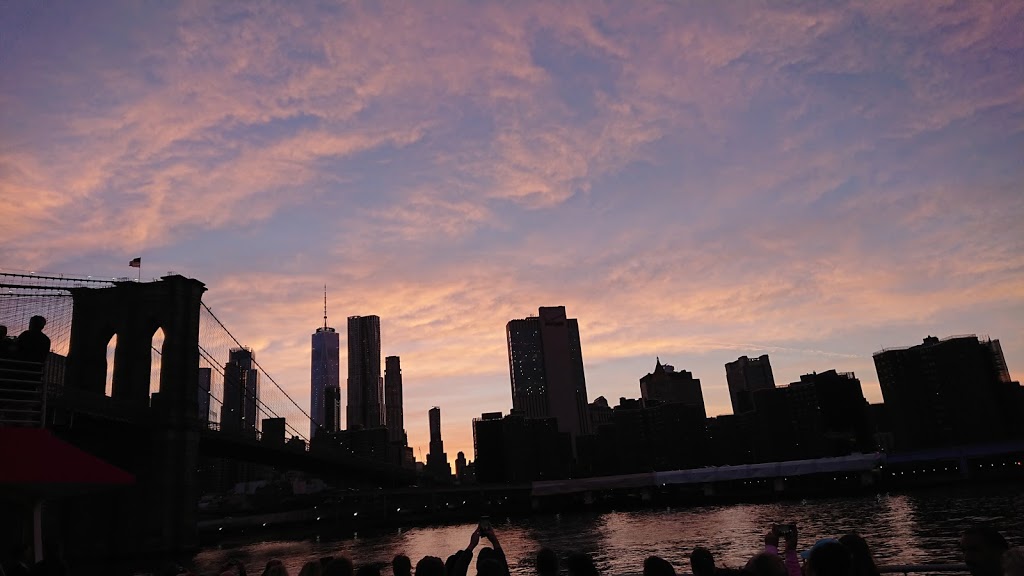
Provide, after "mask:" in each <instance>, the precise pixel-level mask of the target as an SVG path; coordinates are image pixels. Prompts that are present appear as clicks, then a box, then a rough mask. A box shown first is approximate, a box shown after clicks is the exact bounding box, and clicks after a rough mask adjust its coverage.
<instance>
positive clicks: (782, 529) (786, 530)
mask: <svg viewBox="0 0 1024 576" xmlns="http://www.w3.org/2000/svg"><path fill="white" fill-rule="evenodd" d="M772 529H773V530H774V531H775V533H776V534H778V535H779V536H781V537H783V538H785V537H787V536H789V535H790V534H792V533H793V532H795V531H796V524H776V525H775V526H774V527H772Z"/></svg>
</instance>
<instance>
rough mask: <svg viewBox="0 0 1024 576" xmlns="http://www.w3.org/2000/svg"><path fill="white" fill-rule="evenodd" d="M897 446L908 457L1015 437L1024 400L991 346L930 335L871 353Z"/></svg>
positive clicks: (971, 339) (970, 339)
mask: <svg viewBox="0 0 1024 576" xmlns="http://www.w3.org/2000/svg"><path fill="white" fill-rule="evenodd" d="M874 361H875V369H876V370H877V372H878V382H879V384H881V387H882V396H883V398H885V406H886V409H887V412H888V417H889V421H890V423H891V425H892V432H893V435H894V438H895V443H896V447H897V448H898V449H900V450H913V449H920V448H929V447H940V446H953V445H958V444H974V443H980V442H992V441H998V440H1003V439H1007V438H1014V437H1018V438H1019V437H1021V435H1022V432H1024V431H1022V429H1021V428H1022V422H1024V418H1022V417H1021V414H1022V413H1024V393H1022V391H1021V387H1020V384H1019V383H1017V382H1013V381H1012V380H1011V379H1010V374H1009V371H1008V370H1007V368H1006V359H1005V358H1004V357H1003V353H1002V347H1001V346H1000V345H999V341H998V340H980V339H979V338H978V337H977V336H975V335H969V336H953V337H949V338H946V339H943V340H940V339H938V338H936V337H934V336H929V337H927V338H925V339H924V341H923V342H922V343H921V344H918V345H916V346H911V347H909V348H890V349H885V350H882V351H880V352H876V353H875V354H874Z"/></svg>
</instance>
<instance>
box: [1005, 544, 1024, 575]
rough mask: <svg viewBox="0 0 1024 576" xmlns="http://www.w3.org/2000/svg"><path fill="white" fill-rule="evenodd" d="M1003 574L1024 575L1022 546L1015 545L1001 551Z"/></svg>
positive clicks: (1023, 548) (1023, 551)
mask: <svg viewBox="0 0 1024 576" xmlns="http://www.w3.org/2000/svg"><path fill="white" fill-rule="evenodd" d="M1003 575H1004V576H1024V546H1016V547H1014V548H1010V549H1009V550H1007V551H1006V552H1004V553H1003Z"/></svg>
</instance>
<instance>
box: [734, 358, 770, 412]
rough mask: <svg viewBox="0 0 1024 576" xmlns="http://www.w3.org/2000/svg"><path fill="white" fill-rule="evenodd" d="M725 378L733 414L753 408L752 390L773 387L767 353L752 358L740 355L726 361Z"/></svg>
mask: <svg viewBox="0 0 1024 576" xmlns="http://www.w3.org/2000/svg"><path fill="white" fill-rule="evenodd" d="M725 378H726V381H727V382H728V384H729V399H730V400H732V413H733V414H743V413H744V412H750V411H752V410H753V409H754V401H753V394H754V392H756V391H758V390H767V389H770V388H775V376H774V375H773V374H772V364H771V362H770V361H769V360H768V355H767V354H764V355H762V356H759V357H757V358H753V359H751V358H747V357H746V356H740V357H739V358H737V359H736V360H735V361H733V362H729V363H727V364H726V365H725Z"/></svg>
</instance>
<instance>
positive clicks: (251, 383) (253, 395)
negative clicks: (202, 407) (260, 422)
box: [220, 348, 259, 436]
mask: <svg viewBox="0 0 1024 576" xmlns="http://www.w3.org/2000/svg"><path fill="white" fill-rule="evenodd" d="M255 360H256V358H255V355H254V354H253V351H252V350H251V349H249V348H233V349H231V351H230V352H229V353H228V362H227V364H225V365H224V403H223V405H222V406H221V415H220V427H221V430H223V431H225V432H242V433H247V434H248V433H251V434H252V435H253V436H255V435H256V405H257V402H258V398H259V371H258V370H257V369H256V367H255Z"/></svg>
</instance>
